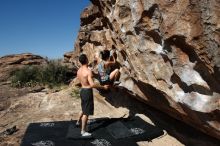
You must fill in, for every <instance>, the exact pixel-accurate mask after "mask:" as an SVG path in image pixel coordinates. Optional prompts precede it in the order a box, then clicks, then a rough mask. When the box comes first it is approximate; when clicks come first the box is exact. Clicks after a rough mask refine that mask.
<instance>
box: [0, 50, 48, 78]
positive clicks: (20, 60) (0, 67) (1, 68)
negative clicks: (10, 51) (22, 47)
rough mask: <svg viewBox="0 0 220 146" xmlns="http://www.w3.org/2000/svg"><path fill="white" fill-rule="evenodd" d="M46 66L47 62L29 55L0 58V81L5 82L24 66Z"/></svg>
mask: <svg viewBox="0 0 220 146" xmlns="http://www.w3.org/2000/svg"><path fill="white" fill-rule="evenodd" d="M42 64H47V60H46V59H44V58H43V57H41V56H38V55H34V54H31V53H24V54H16V55H7V56H3V57H0V81H6V80H7V79H8V78H9V77H10V73H11V72H12V71H14V70H15V69H18V68H21V67H23V66H25V65H42Z"/></svg>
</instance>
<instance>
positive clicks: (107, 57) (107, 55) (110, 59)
mask: <svg viewBox="0 0 220 146" xmlns="http://www.w3.org/2000/svg"><path fill="white" fill-rule="evenodd" d="M100 54H101V59H102V60H101V62H100V63H99V64H98V74H99V80H100V84H101V85H112V84H113V85H118V84H120V82H119V81H117V80H118V79H119V76H120V72H119V69H114V70H113V69H112V67H113V66H114V65H115V64H116V59H115V55H114V53H113V51H111V52H110V51H109V50H103V51H101V52H100Z"/></svg>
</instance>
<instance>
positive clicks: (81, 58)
mask: <svg viewBox="0 0 220 146" xmlns="http://www.w3.org/2000/svg"><path fill="white" fill-rule="evenodd" d="M79 62H80V63H81V64H82V65H85V64H87V63H88V58H87V56H86V54H81V55H80V56H79Z"/></svg>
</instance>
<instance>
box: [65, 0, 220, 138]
mask: <svg viewBox="0 0 220 146" xmlns="http://www.w3.org/2000/svg"><path fill="white" fill-rule="evenodd" d="M91 1H92V4H91V5H90V6H88V7H87V8H85V10H84V11H83V12H82V14H81V28H80V30H79V34H78V38H77V40H76V42H75V52H74V53H73V54H71V56H72V57H70V58H69V60H71V59H72V60H74V61H75V63H76V64H77V56H78V55H79V54H80V52H84V53H86V54H87V55H88V56H89V61H90V63H91V64H92V65H95V63H96V62H95V61H96V59H97V56H98V53H99V51H101V50H103V49H106V48H107V49H110V50H111V49H114V50H116V53H117V60H118V63H119V66H120V71H121V73H122V74H121V79H120V80H121V81H122V83H121V85H122V86H124V87H125V88H127V89H128V90H130V91H132V94H133V95H135V96H136V97H137V98H139V99H140V100H141V101H143V102H145V103H147V104H149V105H150V106H153V107H155V108H157V109H159V110H161V111H163V112H165V113H167V114H169V115H171V116H173V117H174V118H177V119H179V120H181V121H184V122H186V123H188V124H190V125H192V126H194V127H196V128H198V129H199V130H201V131H203V132H205V133H207V134H209V135H211V136H214V137H216V138H218V139H220V110H219V109H220V1H218V0H206V1H199V0H181V1H180V0H147V1H146V0H105V1H104V0H91ZM67 60H68V59H67ZM94 60H95V61H94ZM94 67H95V66H94Z"/></svg>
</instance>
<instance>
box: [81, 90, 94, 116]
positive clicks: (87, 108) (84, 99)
mask: <svg viewBox="0 0 220 146" xmlns="http://www.w3.org/2000/svg"><path fill="white" fill-rule="evenodd" d="M80 97H81V107H82V112H83V115H87V116H88V115H93V114H94V101H93V91H92V88H81V90H80Z"/></svg>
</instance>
